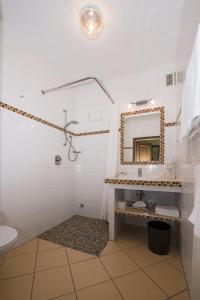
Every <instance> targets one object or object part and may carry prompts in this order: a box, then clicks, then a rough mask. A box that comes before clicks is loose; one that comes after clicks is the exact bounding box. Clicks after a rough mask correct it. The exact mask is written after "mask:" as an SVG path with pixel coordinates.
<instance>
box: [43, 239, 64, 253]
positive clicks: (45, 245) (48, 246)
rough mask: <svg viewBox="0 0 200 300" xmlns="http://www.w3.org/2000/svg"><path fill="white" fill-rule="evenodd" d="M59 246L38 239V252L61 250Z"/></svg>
mask: <svg viewBox="0 0 200 300" xmlns="http://www.w3.org/2000/svg"><path fill="white" fill-rule="evenodd" d="M61 247H62V246H61V245H58V244H55V243H52V242H48V241H45V240H41V239H39V244H38V251H47V250H51V249H57V248H61Z"/></svg>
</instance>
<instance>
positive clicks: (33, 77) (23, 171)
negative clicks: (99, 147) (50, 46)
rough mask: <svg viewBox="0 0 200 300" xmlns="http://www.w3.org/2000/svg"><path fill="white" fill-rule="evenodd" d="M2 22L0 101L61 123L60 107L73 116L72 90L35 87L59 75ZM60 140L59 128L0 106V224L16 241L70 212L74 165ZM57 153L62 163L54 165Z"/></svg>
mask: <svg viewBox="0 0 200 300" xmlns="http://www.w3.org/2000/svg"><path fill="white" fill-rule="evenodd" d="M2 25H3V30H2V37H1V40H2V44H1V47H2V48H1V52H2V57H1V70H0V71H1V99H2V101H4V102H6V103H8V104H10V105H13V106H16V107H17V108H20V109H23V110H25V111H27V112H29V113H31V114H35V115H37V116H39V117H41V118H43V119H46V120H48V121H50V122H53V123H55V124H58V125H60V126H63V124H64V114H63V112H62V110H63V109H64V108H65V109H68V110H69V118H70V119H71V118H74V103H73V101H74V99H73V92H72V91H62V92H59V93H58V92H57V93H55V94H53V93H52V94H49V95H46V96H42V95H41V92H40V90H41V89H42V88H46V87H51V86H53V85H55V84H56V83H58V82H60V78H59V76H57V74H55V73H54V72H52V70H51V69H49V67H48V66H47V65H44V64H43V61H41V60H40V58H39V57H38V56H37V55H36V53H34V52H33V50H32V49H30V48H29V47H28V45H27V43H26V40H24V39H23V37H22V36H18V35H17V34H16V33H15V31H14V29H13V28H9V27H8V26H7V24H2ZM20 95H24V97H23V98H20V97H19V96H20ZM63 142H64V134H63V133H62V132H60V131H58V130H56V129H54V128H50V127H48V126H45V125H43V124H40V123H37V122H35V121H34V120H30V119H27V118H25V117H23V116H21V115H17V114H16V113H13V112H10V111H8V110H5V109H1V142H0V145H1V197H0V223H1V224H9V225H11V226H13V227H15V228H17V229H18V231H19V240H18V243H21V242H23V241H25V240H26V239H30V238H31V237H33V236H36V235H38V234H39V233H42V232H43V231H46V230H47V229H48V228H50V227H53V226H54V225H56V224H58V223H61V222H62V221H64V220H66V219H67V218H69V217H71V216H72V215H73V214H74V198H75V189H74V184H75V166H74V164H73V163H70V162H69V160H68V158H67V149H66V148H64V147H63ZM56 154H60V155H61V156H62V165H61V166H55V164H54V157H55V155H56Z"/></svg>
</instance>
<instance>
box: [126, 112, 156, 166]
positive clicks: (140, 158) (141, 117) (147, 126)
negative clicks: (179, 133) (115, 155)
mask: <svg viewBox="0 0 200 300" xmlns="http://www.w3.org/2000/svg"><path fill="white" fill-rule="evenodd" d="M123 118H124V120H123V122H124V123H123V124H124V126H123V132H122V137H123V143H122V146H123V151H121V153H123V162H124V163H129V164H131V163H148V162H149V163H150V162H151V163H152V162H155V163H156V162H159V161H160V111H153V112H145V113H141V114H140V113H137V114H134V115H127V116H126V115H125V116H123Z"/></svg>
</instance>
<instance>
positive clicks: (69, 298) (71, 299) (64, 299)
mask: <svg viewBox="0 0 200 300" xmlns="http://www.w3.org/2000/svg"><path fill="white" fill-rule="evenodd" d="M76 299H77V298H76V295H75V293H70V294H68V295H64V296H61V297H58V298H53V299H52V300H76Z"/></svg>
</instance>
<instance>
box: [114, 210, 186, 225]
mask: <svg viewBox="0 0 200 300" xmlns="http://www.w3.org/2000/svg"><path fill="white" fill-rule="evenodd" d="M115 213H116V214H117V215H129V216H135V217H139V218H144V219H154V220H162V221H169V222H171V221H173V222H180V221H181V218H175V217H171V216H163V215H158V214H155V213H136V212H132V211H128V210H122V209H116V211H115Z"/></svg>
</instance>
